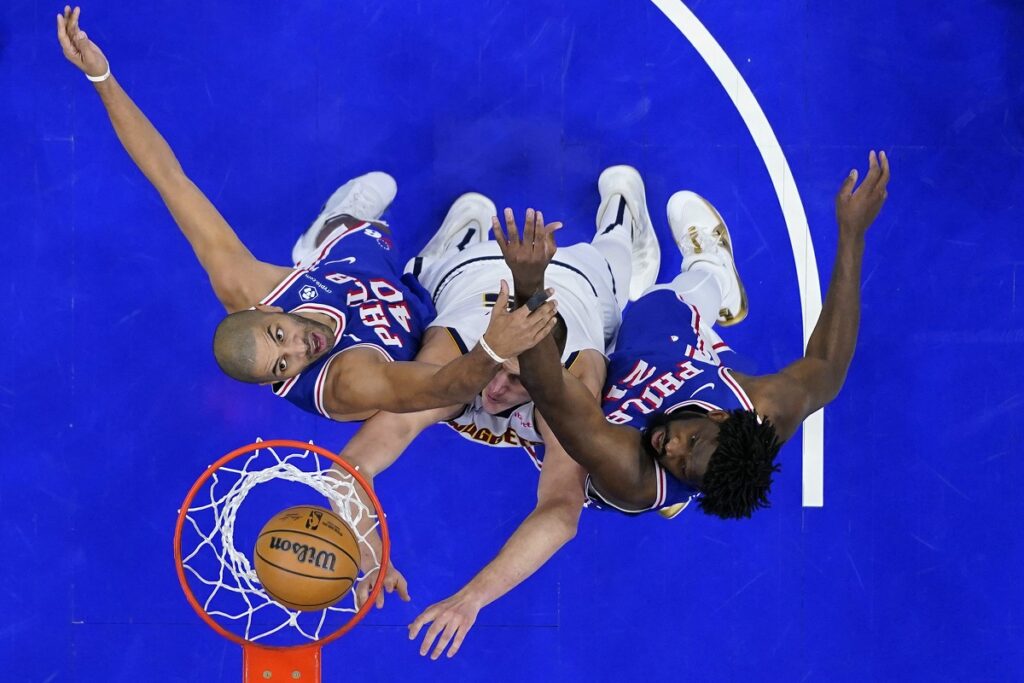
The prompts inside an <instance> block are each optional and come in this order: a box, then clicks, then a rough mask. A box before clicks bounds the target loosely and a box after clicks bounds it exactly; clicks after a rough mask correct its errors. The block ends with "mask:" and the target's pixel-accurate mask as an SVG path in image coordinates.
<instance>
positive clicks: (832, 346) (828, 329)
mask: <svg viewBox="0 0 1024 683" xmlns="http://www.w3.org/2000/svg"><path fill="white" fill-rule="evenodd" d="M888 183H889V160H888V158H887V157H886V155H885V152H881V153H879V154H878V155H877V156H876V154H875V153H874V152H873V151H872V152H871V154H870V155H869V158H868V173H867V176H866V177H865V178H864V181H863V182H862V183H861V184H860V187H857V188H856V190H854V187H855V186H856V184H857V170H856V169H854V170H852V171H850V174H849V175H848V176H847V177H846V179H845V180H844V181H843V184H842V186H841V187H840V189H839V194H838V195H837V196H836V220H837V222H838V224H839V245H838V247H837V249H836V260H835V265H834V266H833V269H832V279H831V281H830V282H829V286H828V293H827V294H826V296H825V304H824V306H822V309H821V316H820V317H819V318H818V322H817V324H816V325H815V326H814V331H813V332H812V333H811V337H810V339H809V340H808V342H807V350H806V352H805V353H804V357H803V358H801V359H800V360H797V361H796V362H794V363H792V364H790V365H789V366H787V367H786V368H784V369H783V370H782V371H781V372H778V373H776V374H774V375H767V376H763V377H755V378H747V379H746V381H742V380H741V381H742V383H743V386H744V387H746V388H748V390H749V393H750V396H751V399H752V400H753V401H754V406H755V408H757V410H758V412H760V413H762V414H764V415H767V416H768V417H770V418H771V419H772V421H773V422H774V423H775V426H776V429H777V430H778V432H779V435H780V436H781V437H782V438H783V439H788V438H789V437H790V436H792V435H793V433H795V432H796V430H797V429H798V428H799V426H800V423H802V422H803V421H804V419H805V418H806V417H807V416H808V415H810V414H811V413H813V412H815V411H817V410H818V409H820V408H822V407H824V406H825V405H826V404H828V403H829V402H830V401H832V400H833V399H834V398H835V397H836V396H837V395H838V394H839V390H840V389H841V388H842V386H843V383H844V382H845V381H846V373H847V371H848V370H849V368H850V361H851V360H852V359H853V351H854V348H855V347H856V346H857V331H858V329H859V327H860V286H861V264H862V262H863V259H864V242H865V235H866V233H867V231H868V228H870V227H871V224H872V223H873V222H874V220H875V218H876V217H877V216H878V212H879V211H880V210H881V209H882V205H883V204H884V203H885V199H886V197H887V196H888V192H887V190H886V187H887V185H888Z"/></svg>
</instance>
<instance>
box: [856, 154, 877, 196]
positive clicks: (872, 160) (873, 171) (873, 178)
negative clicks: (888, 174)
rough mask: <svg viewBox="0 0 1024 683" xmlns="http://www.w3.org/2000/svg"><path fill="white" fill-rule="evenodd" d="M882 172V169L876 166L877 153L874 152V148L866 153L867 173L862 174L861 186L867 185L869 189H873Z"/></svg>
mask: <svg viewBox="0 0 1024 683" xmlns="http://www.w3.org/2000/svg"><path fill="white" fill-rule="evenodd" d="M881 174H882V169H881V168H879V166H878V155H877V154H875V150H871V153H870V154H868V174H867V175H866V176H864V182H863V183H861V187H867V188H868V189H869V190H874V189H875V184H876V183H878V178H879V176H881Z"/></svg>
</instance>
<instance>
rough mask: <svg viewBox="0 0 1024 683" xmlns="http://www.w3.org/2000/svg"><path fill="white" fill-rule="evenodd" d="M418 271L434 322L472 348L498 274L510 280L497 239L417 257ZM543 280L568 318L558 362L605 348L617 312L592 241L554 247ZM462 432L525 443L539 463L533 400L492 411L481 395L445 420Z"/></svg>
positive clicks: (481, 439)
mask: <svg viewBox="0 0 1024 683" xmlns="http://www.w3.org/2000/svg"><path fill="white" fill-rule="evenodd" d="M417 265H418V266H420V268H419V272H418V273H417V277H418V279H419V281H420V284H421V285H422V286H423V287H424V289H426V290H427V292H428V293H429V295H430V298H431V301H432V302H433V304H434V307H435V309H436V310H437V317H436V318H434V320H433V322H431V323H430V326H431V327H444V328H446V329H447V330H448V332H449V334H451V336H452V339H453V340H454V341H455V343H456V344H458V346H459V348H460V350H461V351H462V352H463V353H467V352H468V351H469V349H471V348H473V346H475V345H476V343H477V341H479V339H480V337H481V336H482V335H483V333H484V331H485V330H486V329H487V324H488V322H489V316H490V311H491V308H492V307H493V306H494V302H495V301H496V300H497V297H498V289H499V287H500V285H501V281H502V280H505V281H506V282H508V283H509V286H510V287H511V285H512V272H511V271H510V270H509V269H508V266H506V265H505V261H504V259H503V258H502V256H501V251H500V250H499V249H498V245H497V243H496V242H493V241H488V242H483V243H480V244H476V245H473V246H471V247H467V248H466V249H464V250H463V251H458V252H454V253H453V254H452V255H451V256H448V257H447V258H443V259H438V260H437V261H434V262H432V263H425V264H419V263H417ZM545 285H546V286H547V287H553V288H554V289H555V297H554V298H556V299H557V300H558V313H559V315H561V316H562V318H563V319H564V320H565V324H566V333H567V334H566V343H565V350H564V352H563V354H562V363H563V364H564V365H565V366H566V367H567V368H568V367H570V366H571V365H572V363H573V362H574V361H575V360H576V358H577V356H578V355H579V352H580V351H583V350H586V349H593V350H595V351H597V352H599V353H601V354H602V355H604V354H605V353H606V349H607V348H608V346H609V345H610V344H611V343H612V342H613V341H614V339H615V335H616V334H617V333H618V329H619V323H620V321H621V314H620V311H619V308H618V306H617V304H616V302H615V294H614V292H613V284H612V277H611V271H610V270H609V268H608V263H607V262H606V261H605V260H604V257H602V256H601V254H600V253H599V252H598V251H597V250H596V249H594V248H593V247H592V246H591V245H589V244H577V245H574V246H571V247H566V248H564V249H559V250H558V252H557V253H556V254H555V258H554V259H553V260H552V261H551V263H550V265H548V268H547V272H546V274H545ZM447 424H448V425H449V426H451V427H452V428H453V429H455V430H456V431H458V432H459V433H460V434H462V435H463V436H464V437H466V438H467V439H470V440H472V441H476V442H478V443H484V444H486V445H489V446H498V447H514V446H522V447H523V448H524V449H526V451H527V453H529V454H530V457H531V458H532V459H533V460H534V464H536V465H537V466H538V467H539V466H540V458H541V455H540V453H541V451H540V450H539V449H538V448H537V447H536V446H537V445H539V444H540V443H541V441H542V439H541V437H540V434H539V433H538V432H537V426H536V420H535V417H534V407H533V403H532V402H530V403H525V404H523V405H521V406H517V407H515V408H512V409H511V410H509V411H506V412H505V413H503V414H500V415H491V414H489V413H487V412H485V411H484V410H483V408H482V406H481V400H480V398H479V397H477V398H476V400H474V402H473V403H471V404H469V405H467V406H466V407H465V409H464V410H463V412H462V414H461V415H459V416H457V417H455V418H453V419H452V420H450V421H449V422H448V423H447Z"/></svg>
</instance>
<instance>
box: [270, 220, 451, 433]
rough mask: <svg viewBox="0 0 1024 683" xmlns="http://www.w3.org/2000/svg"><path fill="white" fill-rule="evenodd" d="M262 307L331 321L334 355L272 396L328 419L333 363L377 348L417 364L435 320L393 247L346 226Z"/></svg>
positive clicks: (364, 227)
mask: <svg viewBox="0 0 1024 683" xmlns="http://www.w3.org/2000/svg"><path fill="white" fill-rule="evenodd" d="M260 303H261V304H267V305H271V304H272V305H275V306H280V307H281V308H283V309H285V310H286V311H288V312H290V313H303V312H309V313H319V314H321V315H325V316H327V317H328V318H330V319H331V320H332V322H333V323H334V328H335V338H334V348H333V350H332V351H331V352H330V353H328V354H327V355H325V356H324V357H323V358H320V359H319V360H317V361H316V362H315V363H313V364H312V365H310V366H309V367H308V368H306V369H305V370H303V371H302V372H301V373H300V374H298V375H296V376H295V377H292V378H291V379H288V380H286V381H284V382H279V383H277V384H274V385H273V390H274V393H275V394H277V395H278V396H280V397H282V398H286V399H288V400H289V401H291V402H292V403H294V404H295V405H297V406H299V407H300V408H302V409H303V410H307V411H309V412H311V413H315V414H317V415H323V416H324V417H327V418H329V417H330V415H329V414H328V413H327V410H326V408H325V407H324V396H323V392H324V387H325V386H326V378H327V373H328V372H329V370H330V366H331V363H332V362H333V361H334V359H335V358H337V357H338V356H339V355H340V354H342V353H344V352H345V351H348V350H350V349H354V348H372V349H374V350H376V351H378V352H379V353H380V354H381V355H383V356H384V357H385V358H386V359H388V360H397V361H406V360H412V359H413V358H414V357H415V355H416V352H417V351H418V350H419V343H420V338H421V337H422V336H423V330H424V329H425V327H426V325H427V323H428V322H429V321H430V320H431V318H432V317H433V307H432V306H431V304H430V300H429V297H428V296H427V295H426V293H425V292H424V291H423V288H422V287H420V286H419V283H417V282H416V281H415V280H414V279H412V278H408V277H405V276H402V275H401V270H400V269H399V268H398V265H397V264H396V263H395V261H394V251H393V250H392V247H391V242H390V240H389V239H387V238H385V237H384V236H383V235H382V234H381V233H380V232H379V231H378V230H375V229H374V228H373V227H372V226H371V224H369V223H362V224H360V225H356V226H354V227H348V226H344V225H342V226H340V227H338V228H337V229H336V230H335V231H334V232H332V233H331V234H330V235H329V236H328V238H327V240H325V241H324V243H323V245H321V247H320V250H319V252H318V254H317V255H316V258H315V259H314V260H312V261H311V262H310V263H309V265H307V266H306V267H304V268H297V269H295V270H293V271H292V272H291V274H289V275H288V277H286V278H285V279H284V281H282V282H281V283H280V284H279V285H278V286H277V287H275V288H274V290H273V291H271V292H270V294H268V295H267V296H266V297H264V299H263V301H261V302H260Z"/></svg>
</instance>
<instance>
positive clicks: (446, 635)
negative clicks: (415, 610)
mask: <svg viewBox="0 0 1024 683" xmlns="http://www.w3.org/2000/svg"><path fill="white" fill-rule="evenodd" d="M479 613H480V604H479V603H478V602H477V601H476V600H474V599H473V598H471V597H469V596H466V595H463V594H462V593H456V594H455V595H453V596H451V597H450V598H448V599H447V600H442V601H441V602H436V603H434V604H433V605H431V606H430V607H428V608H427V609H425V610H423V613H422V614H420V615H419V616H418V617H416V619H415V620H414V621H413V622H412V623H411V624H409V640H416V636H418V635H419V633H420V629H422V628H423V627H424V626H426V625H427V624H430V628H428V629H427V633H426V635H424V636H423V643H422V644H421V645H420V654H421V655H423V656H426V654H427V653H428V652H430V646H431V645H433V644H434V640H435V639H436V640H437V645H436V646H435V647H434V651H433V652H432V653H431V654H430V658H431V659H437V658H438V657H440V656H441V654H442V653H443V652H444V651H445V648H448V657H449V658H451V657H454V656H455V655H456V653H458V651H459V648H460V647H462V641H463V640H465V638H466V634H467V633H469V629H471V628H473V624H474V623H476V616H477V614H479ZM431 622H433V623H432V624H431ZM438 636H440V637H438ZM449 643H451V647H450V648H449V647H448V644H449Z"/></svg>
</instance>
